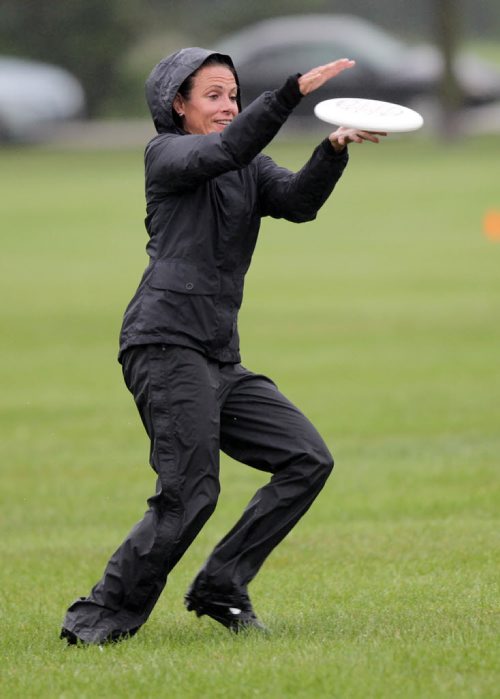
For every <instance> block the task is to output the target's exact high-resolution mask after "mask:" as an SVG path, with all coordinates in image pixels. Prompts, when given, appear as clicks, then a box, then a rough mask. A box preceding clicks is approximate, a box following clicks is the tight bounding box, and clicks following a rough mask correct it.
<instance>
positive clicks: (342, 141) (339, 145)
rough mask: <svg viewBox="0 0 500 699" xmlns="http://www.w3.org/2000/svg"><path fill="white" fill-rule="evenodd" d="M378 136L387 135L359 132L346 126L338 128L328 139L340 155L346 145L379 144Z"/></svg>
mask: <svg viewBox="0 0 500 699" xmlns="http://www.w3.org/2000/svg"><path fill="white" fill-rule="evenodd" d="M379 136H387V133H386V132H385V131H361V130H360V129H351V128H348V127H347V126H339V128H338V129H337V130H336V131H334V132H333V133H331V134H330V135H329V136H328V138H329V139H330V143H331V144H332V146H333V147H334V148H335V150H336V151H337V152H338V153H340V151H342V150H344V148H345V147H346V146H347V144H348V143H363V141H371V142H372V143H379V141H380V139H379Z"/></svg>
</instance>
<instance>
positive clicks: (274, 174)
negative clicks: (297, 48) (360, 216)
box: [61, 48, 378, 644]
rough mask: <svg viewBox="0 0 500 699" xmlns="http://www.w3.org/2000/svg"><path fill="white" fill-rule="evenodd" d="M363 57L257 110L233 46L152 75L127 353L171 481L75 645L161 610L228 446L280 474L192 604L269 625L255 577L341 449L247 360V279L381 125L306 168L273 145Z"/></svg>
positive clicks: (67, 626)
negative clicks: (152, 133)
mask: <svg viewBox="0 0 500 699" xmlns="http://www.w3.org/2000/svg"><path fill="white" fill-rule="evenodd" d="M352 66H353V61H349V60H347V59H342V60H339V61H335V62H333V63H331V64H328V65H325V66H320V67H318V68H316V69H314V70H312V71H310V72H308V73H306V74H305V75H302V76H292V77H290V78H289V79H288V80H287V82H286V83H285V85H284V86H283V87H282V88H280V89H279V90H277V91H275V92H267V93H264V94H263V95H262V96H261V97H260V98H259V99H257V100H256V101H255V102H253V103H252V104H251V105H250V106H249V107H247V108H246V109H245V110H244V111H243V112H242V113H241V114H240V101H239V85H238V78H237V75H236V72H235V70H234V67H233V64H232V62H231V59H230V58H229V57H228V56H222V55H220V54H215V53H213V52H211V51H207V50H205V49H200V48H189V49H183V50H181V51H179V52H177V53H175V54H173V55H171V56H169V57H168V58H166V59H164V60H163V61H161V62H160V63H159V64H158V65H157V66H156V67H155V68H154V70H153V71H152V73H151V75H150V77H149V79H148V81H147V85H146V92H147V99H148V103H149V107H150V110H151V113H152V116H153V120H154V123H155V126H156V129H157V131H158V135H157V136H156V137H155V138H153V140H152V141H151V142H150V143H149V144H148V146H147V148H146V153H145V168H146V198H147V218H146V227H147V230H148V233H149V236H150V240H149V243H148V246H147V250H148V254H149V257H150V263H149V266H148V268H147V269H146V271H145V273H144V275H143V278H142V281H141V283H140V285H139V288H138V290H137V292H136V294H135V296H134V297H133V299H132V301H131V302H130V304H129V306H128V308H127V310H126V312H125V317H124V323H123V327H122V332H121V338H120V355H119V359H120V361H121V363H122V365H123V373H124V377H125V381H126V384H127V386H128V388H129V389H130V391H131V392H132V393H133V395H134V399H135V402H136V404H137V407H138V409H139V413H140V415H141V418H142V421H143V423H144V426H145V428H146V431H147V433H148V435H149V437H150V440H151V452H150V463H151V466H152V467H153V469H154V470H155V472H156V474H157V476H158V479H157V488H156V494H155V495H153V496H152V497H151V498H150V499H149V500H148V505H149V508H148V510H147V512H146V514H145V515H144V518H143V519H142V520H141V521H140V522H139V523H138V524H137V525H136V526H135V527H134V528H133V529H132V531H131V532H130V534H129V535H128V536H127V538H126V539H125V541H124V542H123V544H122V545H121V546H120V548H119V549H118V550H117V551H116V552H115V553H114V554H113V556H112V557H111V559H110V561H109V563H108V565H107V567H106V570H105V572H104V575H103V578H102V579H101V580H100V582H98V583H97V585H95V587H94V588H93V589H92V591H91V593H90V595H89V596H88V597H81V598H79V599H78V600H77V601H76V602H75V603H74V604H73V605H72V606H71V607H70V608H69V610H68V612H67V615H66V618H65V620H64V626H63V629H62V632H61V637H62V638H65V639H66V640H67V641H68V642H69V643H77V642H78V641H82V642H84V643H98V644H100V643H104V642H106V641H111V640H117V639H121V638H124V637H126V636H131V635H133V634H134V633H135V632H136V631H137V630H138V629H139V628H140V626H142V624H143V623H144V622H145V621H146V619H147V618H148V616H149V614H150V613H151V611H152V609H153V607H154V605H155V603H156V601H157V599H158V597H159V595H160V593H161V591H162V590H163V587H164V586H165V583H166V580H167V575H168V573H169V572H170V571H171V570H172V568H173V567H174V566H175V564H176V563H177V562H178V561H179V559H180V558H181V556H182V555H183V553H184V552H185V551H186V549H187V548H188V546H189V545H190V544H191V542H192V541H193V539H194V538H195V536H196V535H197V534H198V532H199V531H200V529H201V528H202V526H203V524H204V523H205V522H206V521H207V519H208V518H209V517H210V515H211V514H212V512H213V510H214V508H215V505H216V502H217V497H218V494H219V450H220V449H222V450H223V451H224V452H225V453H227V454H229V455H230V456H231V457H233V458H234V459H236V460H238V461H240V462H242V463H244V464H247V465H249V466H253V467H254V468H258V469H261V470H263V471H267V472H269V473H270V474H272V475H271V479H270V481H269V483H268V484H267V485H265V486H264V487H263V488H261V489H260V490H259V491H258V492H257V493H256V495H255V496H254V498H253V499H252V500H251V502H250V503H249V505H248V507H247V508H246V510H245V511H244V513H243V515H242V517H241V519H240V520H239V521H238V522H237V523H236V525H235V526H234V527H233V529H232V530H231V531H230V532H229V533H228V534H227V535H226V536H225V537H224V539H222V541H221V542H220V543H219V544H218V545H217V547H216V548H215V550H214V551H213V553H212V554H211V556H210V557H209V559H208V560H207V562H206V563H205V565H204V566H203V567H202V569H201V571H200V572H199V573H198V575H197V577H196V578H195V580H194V582H193V584H192V585H191V587H190V589H189V591H188V593H187V595H186V598H185V602H186V606H187V608H188V610H193V611H195V612H196V613H197V615H198V616H201V615H203V614H207V615H208V616H210V617H212V618H213V619H215V620H216V621H218V622H220V623H221V624H223V625H224V626H226V627H227V628H229V629H230V630H231V631H235V632H238V631H240V630H241V629H244V628H248V627H253V628H257V629H262V628H264V627H263V625H262V624H261V622H260V621H259V620H258V618H257V617H256V615H255V613H254V611H253V608H252V605H251V602H250V599H249V597H248V591H247V586H248V583H249V582H250V581H251V580H252V579H253V577H254V576H255V575H256V573H257V571H258V570H259V568H260V566H261V565H262V563H263V562H264V560H265V559H266V557H267V556H268V555H269V553H270V552H271V551H272V549H273V548H274V547H275V546H276V545H277V544H278V543H279V542H280V541H281V540H282V539H283V538H284V537H285V536H286V534H287V533H288V532H289V531H290V530H291V529H292V527H293V526H294V524H295V523H296V522H297V521H298V520H299V519H300V517H301V516H302V515H303V514H304V513H305V512H306V510H307V509H308V508H309V506H310V505H311V503H312V502H313V500H314V498H315V497H316V496H317V494H318V493H319V491H320V490H321V488H322V487H323V485H324V483H325V481H326V479H327V477H328V475H329V473H330V471H331V469H332V466H333V460H332V457H331V455H330V453H329V451H328V449H327V447H326V445H325V444H324V442H323V440H322V439H321V437H320V436H319V434H318V433H317V432H316V430H315V428H314V427H313V426H312V424H311V423H310V422H309V421H308V420H307V418H305V417H304V416H303V415H302V413H300V411H299V410H298V409H297V408H296V407H295V406H293V405H292V404H291V403H290V402H289V401H288V400H287V399H286V398H285V397H284V396H283V395H282V394H281V393H280V392H279V391H278V389H277V387H276V386H275V385H274V384H273V383H272V381H270V380H269V379H268V378H266V377H265V376H262V375H258V374H253V373H252V372H250V371H249V370H247V369H246V368H244V367H243V366H242V365H241V364H240V354H239V340H238V331H237V314H238V309H239V307H240V305H241V300H242V293H243V280H244V277H245V273H246V271H247V269H248V267H249V265H250V261H251V257H252V253H253V250H254V247H255V243H256V239H257V233H258V230H259V225H260V220H261V218H262V217H263V216H274V217H283V218H286V219H288V220H290V221H294V222H301V221H309V220H311V219H313V218H314V217H315V216H316V213H317V211H318V209H319V208H320V207H321V205H322V204H323V203H324V202H325V201H326V199H327V197H328V196H329V195H330V193H331V192H332V190H333V188H334V186H335V183H336V182H337V180H338V179H339V177H340V175H341V174H342V171H343V169H344V167H345V165H346V163H347V150H346V145H347V143H349V142H352V141H355V142H361V141H363V140H370V141H373V142H377V140H378V139H377V136H376V135H373V134H369V133H365V132H361V131H356V130H353V129H345V128H339V129H337V130H336V131H335V132H334V133H332V134H331V135H330V136H329V138H328V139H325V140H324V141H323V142H322V143H321V144H320V145H319V146H318V147H317V148H316V149H315V151H314V152H313V154H312V156H311V158H310V160H309V161H308V162H307V163H306V165H304V167H303V168H302V169H301V170H300V172H298V173H297V174H295V173H292V172H290V171H288V170H286V169H284V168H281V167H278V166H277V165H276V164H275V163H274V162H273V161H272V160H271V158H269V157H267V156H265V155H262V154H261V150H262V149H263V148H264V147H265V146H266V145H267V144H268V143H269V142H270V141H271V140H272V138H273V137H274V136H275V134H276V133H277V132H278V131H279V129H280V127H281V126H282V124H283V123H284V122H285V121H286V119H287V117H288V116H289V114H290V113H291V111H292V110H293V108H294V107H295V106H296V105H297V104H298V103H299V101H300V100H301V98H302V96H303V95H306V94H308V93H310V92H312V91H313V90H315V89H317V88H318V87H320V86H321V85H322V84H323V83H324V82H326V81H327V80H329V79H330V78H332V77H334V76H335V75H338V74H339V73H340V72H342V71H343V70H345V69H347V68H350V67H352Z"/></svg>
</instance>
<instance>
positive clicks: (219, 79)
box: [173, 65, 238, 134]
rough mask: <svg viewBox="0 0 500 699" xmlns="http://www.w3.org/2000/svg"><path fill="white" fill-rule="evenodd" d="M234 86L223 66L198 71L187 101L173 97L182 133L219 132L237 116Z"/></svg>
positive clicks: (227, 69) (234, 81) (231, 76)
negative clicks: (180, 119)
mask: <svg viewBox="0 0 500 699" xmlns="http://www.w3.org/2000/svg"><path fill="white" fill-rule="evenodd" d="M237 95H238V86H237V84H236V80H235V79H234V75H233V74H232V72H231V71H230V70H229V68H226V66H223V65H213V66H206V67H205V68H201V69H200V70H199V72H198V73H197V74H196V75H195V76H194V79H193V87H192V90H191V94H190V95H189V99H187V100H186V99H184V98H183V97H182V95H176V97H175V99H174V103H173V107H174V109H175V111H176V112H177V113H178V114H179V113H180V114H181V115H183V116H182V122H183V126H184V130H185V131H187V133H191V134H208V133H214V132H220V131H223V130H224V129H225V128H226V126H227V125H228V124H229V123H230V122H231V121H232V120H233V119H234V117H235V116H236V115H237V114H238V103H237Z"/></svg>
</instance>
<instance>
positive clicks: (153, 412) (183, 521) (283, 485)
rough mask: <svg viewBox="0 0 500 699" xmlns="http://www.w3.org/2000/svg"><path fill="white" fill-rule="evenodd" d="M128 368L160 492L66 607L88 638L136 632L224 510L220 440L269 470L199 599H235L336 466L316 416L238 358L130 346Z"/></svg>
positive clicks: (201, 584)
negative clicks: (228, 360)
mask: <svg viewBox="0 0 500 699" xmlns="http://www.w3.org/2000/svg"><path fill="white" fill-rule="evenodd" d="M123 373H124V377H125V382H126V384H127V386H128V388H129V389H130V391H131V392H132V394H133V395H134V398H135V402H136V404H137V407H138V409H139V413H140V415H141V418H142V421H143V423H144V426H145V428H146V431H147V433H148V435H149V437H150V440H151V457H150V462H151V465H152V467H153V469H154V470H155V471H156V473H157V475H158V480H157V492H156V494H155V495H153V496H152V497H151V498H149V500H148V505H149V508H148V510H147V511H146V513H145V515H144V517H143V519H142V520H141V521H140V522H139V523H138V524H137V525H136V526H135V527H134V528H133V529H132V531H131V532H130V533H129V534H128V536H127V537H126V539H125V541H124V542H123V544H122V545H121V546H120V547H119V548H118V550H117V551H116V552H115V553H114V554H113V556H112V557H111V559H110V561H109V563H108V565H107V567H106V569H105V571H104V575H103V577H102V579H101V580H100V581H99V582H98V583H97V584H96V585H95V587H94V588H93V589H92V591H91V593H90V595H89V597H87V598H85V597H82V598H79V599H78V600H77V601H76V602H75V603H74V604H72V605H71V607H70V608H69V610H68V612H67V614H66V618H65V620H64V624H63V626H64V627H65V628H66V629H68V630H69V631H71V632H73V633H74V634H76V636H78V637H79V638H80V639H81V640H83V641H86V642H89V643H100V642H103V641H105V640H109V639H111V638H115V637H119V636H120V635H123V634H133V633H135V632H136V631H137V629H138V628H139V627H140V626H142V624H144V622H145V621H146V620H147V618H148V617H149V615H150V613H151V611H152V609H153V607H154V605H155V603H156V601H157V600H158V597H159V596H160V594H161V592H162V590H163V588H164V586H165V583H166V581H167V576H168V574H169V572H170V571H171V570H172V568H173V567H174V566H175V564H176V563H177V562H178V561H179V559H180V558H181V556H182V555H183V554H184V552H185V551H186V549H187V548H188V547H189V545H190V544H191V542H192V541H193V540H194V538H195V537H196V535H197V534H198V532H199V531H200V529H201V528H202V527H203V525H204V524H205V522H206V521H207V520H208V518H209V517H210V515H211V514H212V512H213V511H214V509H215V506H216V503H217V498H218V495H219V449H222V451H224V452H225V453H226V454H229V456H231V457H232V458H234V459H236V460H237V461H240V462H242V463H244V464H247V465H249V466H252V467H254V468H257V469H260V470H263V471H267V472H269V473H271V474H272V476H271V479H270V481H269V482H268V483H267V484H266V485H265V486H264V487H262V488H260V489H259V490H258V491H257V493H256V494H255V496H254V497H253V499H252V500H251V501H250V503H249V504H248V506H247V508H246V509H245V511H244V512H243V514H242V516H241V518H240V519H239V521H238V522H237V523H236V524H235V525H234V527H233V528H232V529H231V531H230V532H229V533H228V534H227V535H226V536H225V537H224V538H223V539H222V541H221V542H220V543H219V544H218V545H217V546H216V548H215V549H214V551H213V552H212V554H211V555H210V556H209V558H208V560H207V561H206V563H205V564H204V566H203V567H202V569H201V571H200V572H199V574H198V576H197V577H196V579H195V581H194V583H193V585H192V589H194V590H195V591H196V595H197V596H198V597H203V596H208V597H210V598H211V599H217V598H218V599H221V600H227V601H228V602H229V603H231V604H232V605H234V606H238V603H239V602H241V600H242V599H246V598H247V597H246V595H247V592H246V588H247V585H248V583H249V582H250V581H251V580H252V579H253V577H254V576H255V575H256V573H257V571H258V570H259V568H260V567H261V565H262V564H263V562H264V560H265V559H266V557H267V556H268V555H269V553H270V552H271V551H272V550H273V548H274V547H275V546H276V545H277V544H278V543H279V542H280V541H281V540H282V539H283V538H284V537H285V536H286V535H287V534H288V532H289V531H290V530H291V529H292V527H293V526H294V525H295V524H296V522H297V521H298V520H299V519H300V517H301V516H302V515H303V514H304V513H305V512H306V511H307V509H308V508H309V507H310V505H311V504H312V502H313V500H314V499H315V497H316V496H317V495H318V493H319V492H320V490H321V488H322V487H323V485H324V483H325V481H326V479H327V477H328V475H329V473H330V471H331V469H332V466H333V461H332V457H331V455H330V453H329V451H328V449H327V447H326V446H325V444H324V442H323V440H322V439H321V437H320V436H319V434H318V433H317V431H316V429H315V428H314V427H313V425H312V424H311V423H310V422H309V420H308V419H307V418H305V417H304V415H302V413H301V412H300V411H299V410H298V409H297V408H296V407H295V406H294V405H292V404H291V403H290V402H289V401H288V400H287V399H286V398H285V397H284V396H283V395H282V394H281V393H280V392H279V391H278V389H277V387H276V386H275V385H274V383H272V381H270V380H269V379H268V378H266V377H264V376H261V375H257V374H253V373H252V372H250V371H248V370H247V369H245V368H244V367H243V366H241V364H220V363H219V362H217V361H213V360H211V359H208V358H207V357H205V356H204V355H203V354H201V353H199V352H196V351H194V350H192V349H188V348H184V347H178V346H171V345H143V346H139V347H132V348H131V349H129V350H128V351H126V352H125V354H124V357H123Z"/></svg>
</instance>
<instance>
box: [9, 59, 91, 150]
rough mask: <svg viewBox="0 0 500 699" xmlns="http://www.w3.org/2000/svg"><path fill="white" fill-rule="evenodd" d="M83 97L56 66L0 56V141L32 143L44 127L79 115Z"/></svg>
mask: <svg viewBox="0 0 500 699" xmlns="http://www.w3.org/2000/svg"><path fill="white" fill-rule="evenodd" d="M84 108H85V95H84V92H83V88H82V86H81V85H80V83H79V82H78V80H77V79H76V78H75V77H74V76H73V75H71V74H70V73H68V71H66V70H64V69H63V68H59V67H58V66H53V65H49V64H46V63H39V62H36V61H29V60H25V59H20V58H11V57H6V56H0V141H4V142H5V141H36V140H38V139H39V138H40V137H42V136H43V134H44V132H45V131H46V129H47V127H49V126H50V125H52V124H54V123H56V122H58V121H61V120H63V119H70V118H73V117H77V116H81V115H82V113H83V111H84Z"/></svg>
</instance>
